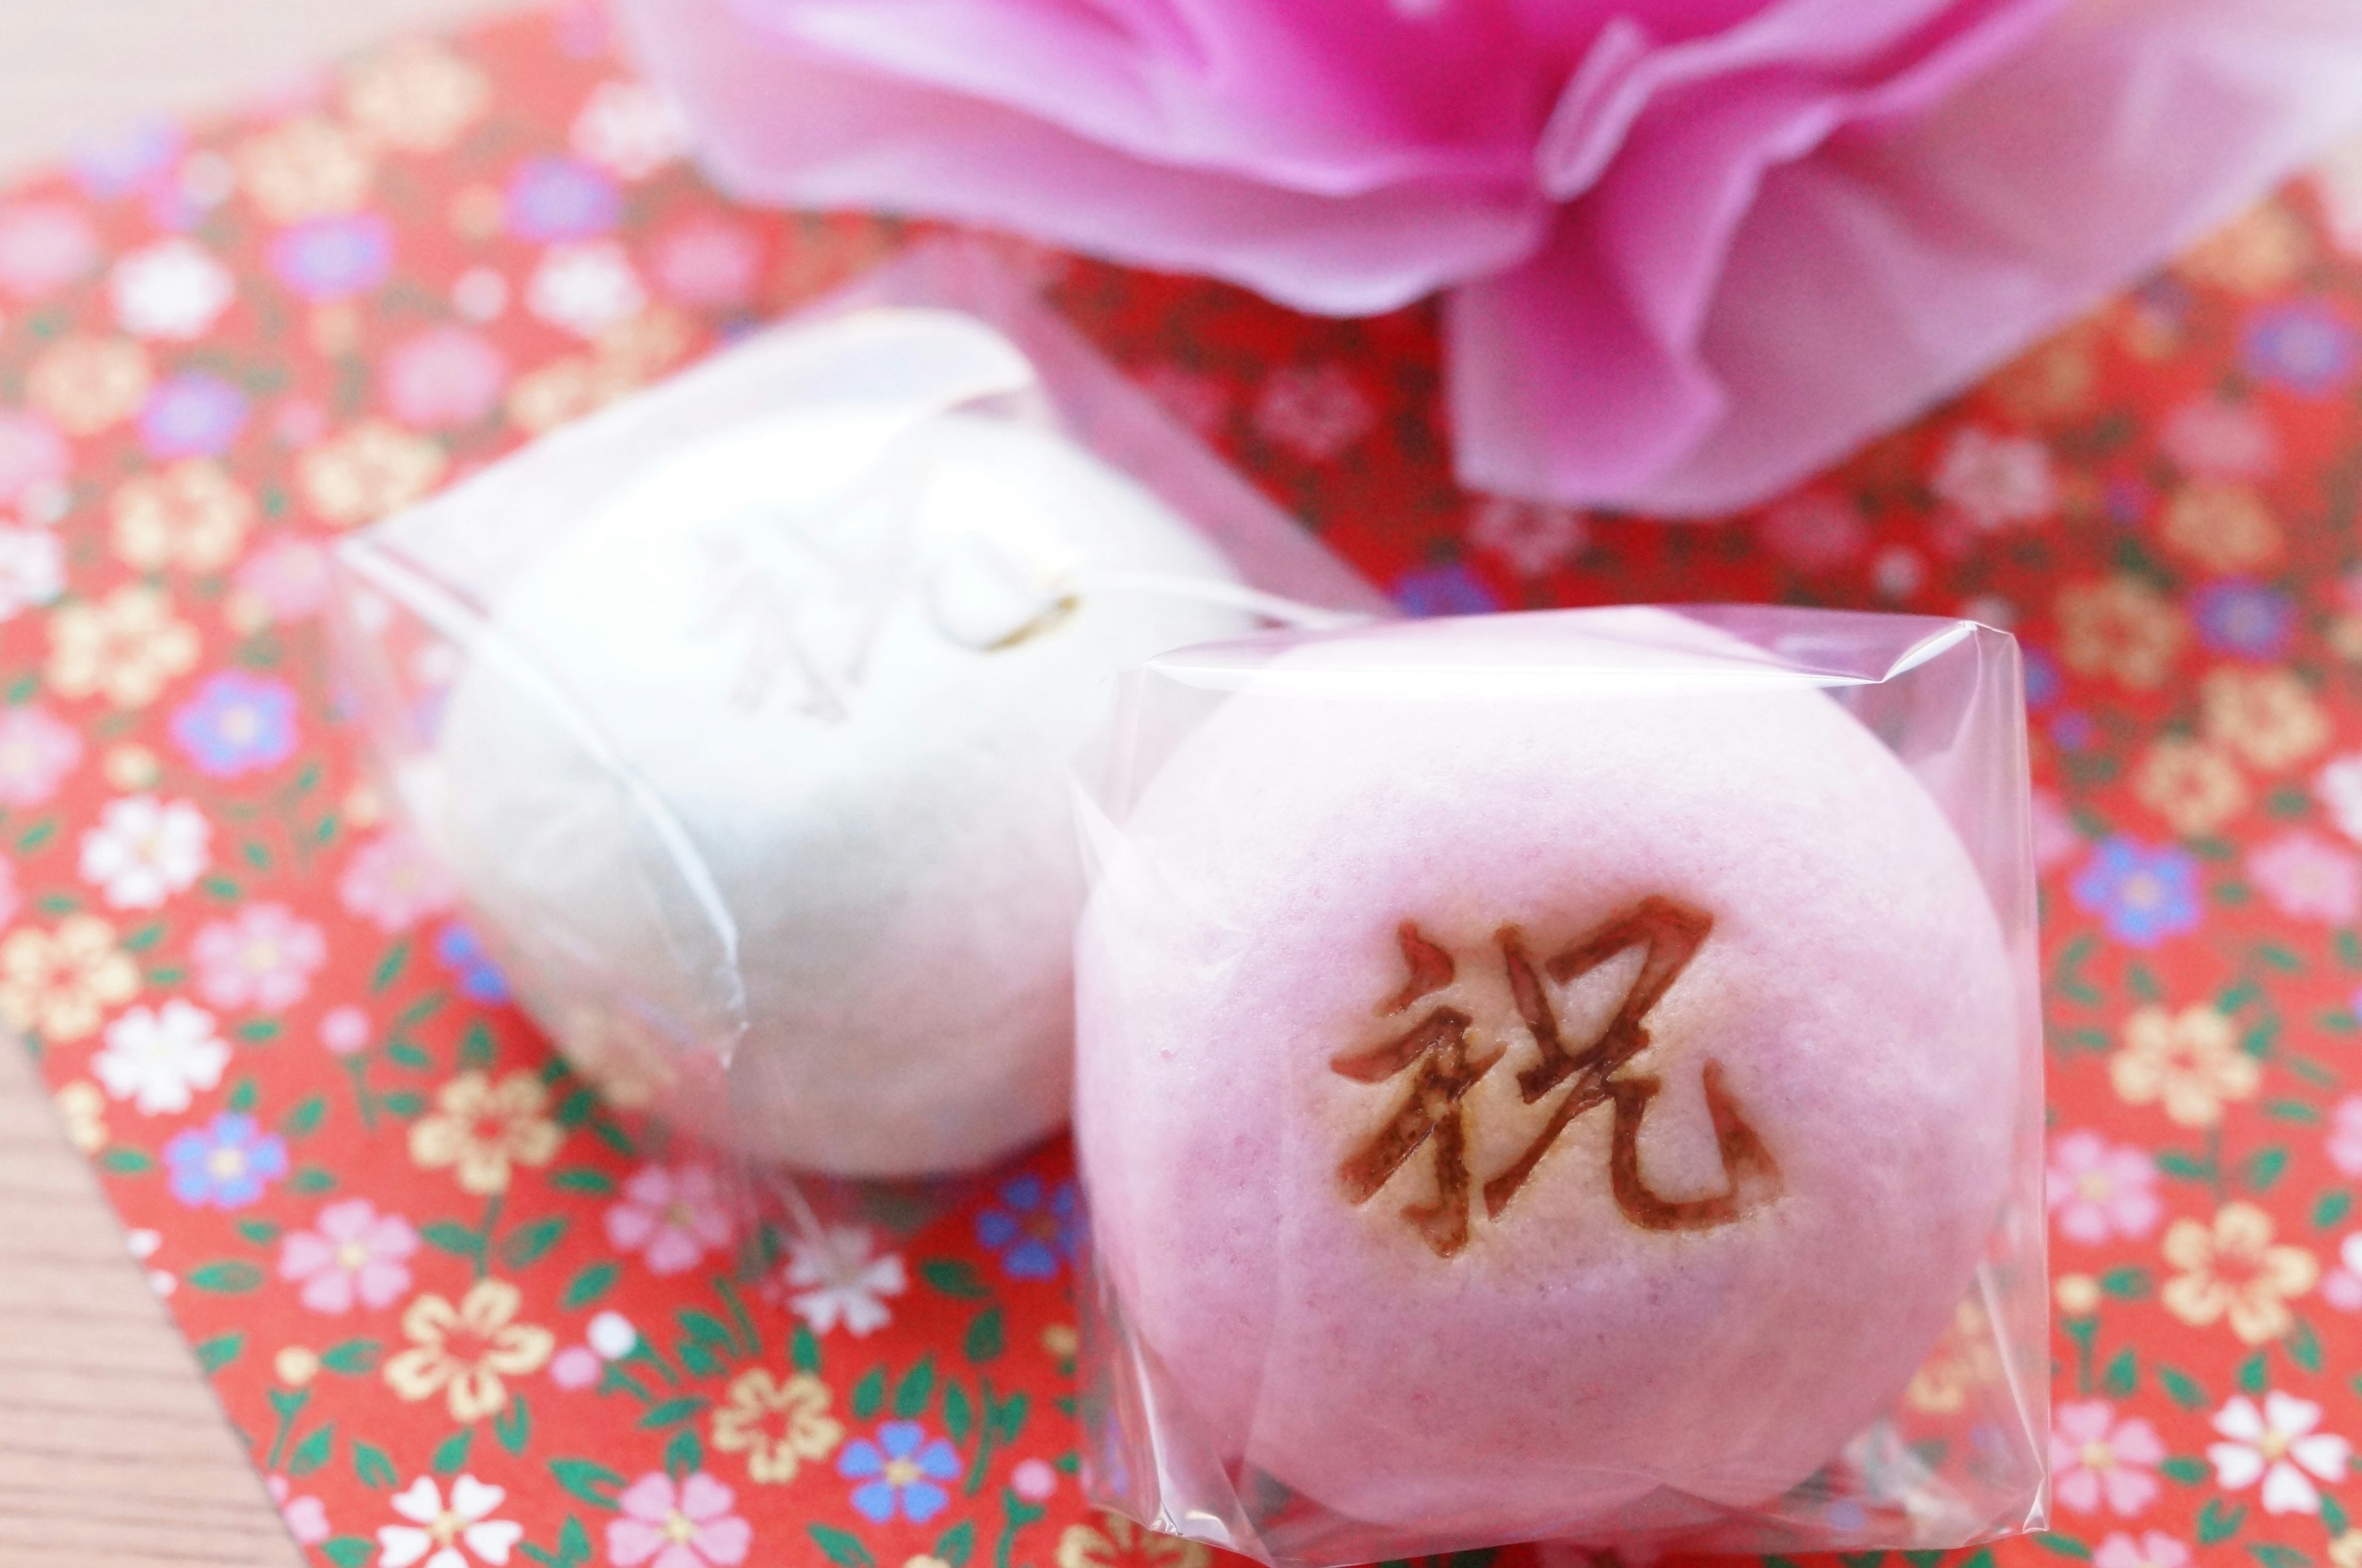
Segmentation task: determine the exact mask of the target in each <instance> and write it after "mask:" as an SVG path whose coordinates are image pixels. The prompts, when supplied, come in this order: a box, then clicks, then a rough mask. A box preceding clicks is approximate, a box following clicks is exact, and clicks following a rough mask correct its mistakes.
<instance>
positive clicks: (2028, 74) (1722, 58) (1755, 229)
mask: <svg viewBox="0 0 2362 1568" xmlns="http://www.w3.org/2000/svg"><path fill="white" fill-rule="evenodd" d="M622 9H623V11H624V14H625V15H627V16H629V17H633V18H634V19H635V21H636V23H637V24H638V26H637V28H636V36H637V38H638V39H639V42H640V43H641V45H642V48H643V50H644V53H645V55H646V59H647V61H649V62H650V64H651V66H652V67H653V68H654V69H655V70H657V72H658V74H659V75H661V76H662V77H664V78H665V79H666V80H667V81H668V83H671V84H673V85H674V86H675V87H677V88H678V89H679V91H680V93H681V94H682V95H683V97H684V100H685V101H686V102H687V103H688V104H689V105H690V108H691V111H692V114H693V116H694V117H695V119H696V120H697V122H698V124H699V127H700V129H701V132H702V133H703V135H704V136H705V138H707V140H708V143H709V145H710V156H711V159H712V163H713V166H714V168H715V170H716V171H717V172H718V174H719V175H720V177H721V178H722V180H723V184H724V185H725V186H726V187H727V188H729V189H731V190H732V191H734V192H735V193H739V194H742V195H746V196H748V197H750V198H753V199H756V200H764V201H772V202H780V203H786V204H797V205H807V206H812V205H817V206H838V205H842V206H855V207H866V208H881V209H885V210H889V211H898V212H908V213H915V214H922V215H931V216H937V217H946V218H952V219H957V220H962V221H967V222H982V223H991V224H1000V225H1005V226H1008V227H1010V229H1012V230H1014V231H1016V232H1019V233H1024V234H1031V235H1035V236H1038V237H1043V238H1045V239H1048V240H1050V241H1052V242H1054V243H1059V244H1065V245H1071V246H1074V247H1076V248H1079V249H1081V250H1083V251H1086V252H1088V253H1090V254H1093V255H1098V256H1104V257H1108V258H1110V259H1116V260H1120V261H1127V262H1131V263H1134V264H1138V265H1143V266H1150V267H1159V268H1171V269H1175V270H1176V271H1192V272H1203V273H1208V274H1210V275H1213V276H1217V277H1222V278H1227V279H1230V280H1231V281H1232V282H1239V283H1242V284H1244V285H1246V286H1248V287H1250V288H1253V289H1256V290H1258V291H1260V292H1262V293H1264V294H1266V295H1268V296H1269V297H1270V298H1272V299H1275V300H1277V301H1280V302H1281V303H1283V304H1289V305H1293V306H1296V307H1297V308H1301V309H1308V310H1315V311H1324V312H1337V313H1346V314H1353V313H1363V312H1369V311H1377V310H1387V309H1392V308H1395V307H1396V306H1399V305H1401V304H1406V303H1407V302H1409V301H1410V300H1413V299H1415V298H1417V297H1418V296H1420V295H1422V294H1426V293H1430V292H1433V291H1435V290H1438V289H1449V290H1450V291H1451V293H1450V296H1449V299H1450V303H1449V305H1448V308H1447V311H1446V315H1445V324H1446V325H1445V353H1444V361H1443V362H1444V366H1445V370H1446V375H1447V379H1448V381H1449V385H1450V392H1449V395H1450V402H1451V414H1452V427H1453V435H1454V437H1455V441H1456V443H1457V452H1456V458H1457V471H1458V474H1459V477H1460V478H1461V480H1462V482H1465V483H1468V484H1471V485H1473V486H1478V487H1481V488H1485V489H1488V490H1493V491H1503V492H1506V493H1511V494H1518V495H1523V496H1528V497H1531V498H1534V499H1538V500H1554V501H1562V502H1582V503H1584V504H1607V503H1613V504H1619V505H1626V506H1635V507H1639V508H1643V509H1654V510H1660V511H1669V512H1680V513H1699V512H1711V511H1716V510H1720V509H1723V508H1727V507H1731V506H1736V505H1741V504H1746V503H1750V502H1758V501H1760V500H1762V499H1763V498H1764V497H1765V496H1766V495H1767V494H1768V493H1770V492H1771V491H1774V490H1776V489H1778V488H1780V487H1783V486H1784V485H1788V484H1791V483H1794V481H1796V480H1799V479H1802V478H1803V477H1805V475H1806V474H1807V473H1809V472H1810V471H1811V470H1813V469H1816V468H1819V467H1821V466H1822V465H1824V464H1826V463H1828V462H1831V461H1833V460H1835V459H1836V458H1838V457H1840V456H1841V455H1842V454H1843V453H1844V452H1845V451H1847V450H1848V449H1849V448H1850V447H1854V446H1856V445H1857V444H1859V443H1860V442H1861V441H1862V440H1864V439H1866V438H1868V437H1869V436H1872V435H1875V434H1876V433H1878V432H1879V431H1881V430H1883V429H1885V428H1887V427H1889V426H1891V425H1895V424H1897V423H1900V422H1901V421H1903V420H1904V419H1906V418H1908V417H1911V416H1913V415H1915V414H1918V413H1919V412H1921V411H1922V410H1924V409H1925V408H1926V406H1927V404H1928V403H1931V402H1932V401H1934V400H1935V399H1937V398H1938V397H1942V396H1948V395H1949V394H1951V393H1952V392H1956V391H1957V390H1958V389H1959V387H1960V386H1961V385H1962V384H1964V383H1965V382H1967V381H1970V379H1972V378H1973V377H1975V376H1977V375H1981V374H1982V373H1984V372H1985V371H1987V370H1990V369H1992V366H1993V365H1994V364H1996V363H1997V362H1999V361H2000V360H2001V359H2004V358H2006V357H2007V356H2008V355H2010V354H2012V353H2014V352H2016V351H2017V350H2018V349H2019V348H2022V347H2024V346H2025V344H2027V343H2028V342H2030V341H2032V340H2033V339H2034V338H2035V337H2036V336H2037V335H2039V334H2041V333H2043V332H2045V331H2047V330H2049V329H2050V328H2051V327H2053V326H2057V325H2058V323H2059V322H2060V321H2062V320H2063V319H2064V318H2065V317H2067V316H2068V315H2071V314H2073V313H2075V312H2077V311H2080V310H2082V309H2084V308H2087V307H2088V306H2089V305H2091V304H2092V303H2094V302H2095V301H2096V300H2097V299H2098V298H2099V297H2100V295H2101V294H2102V293H2104V292H2105V291H2107V290H2109V289H2113V288H2115V287H2118V286H2120V285H2122V284H2123V283H2124V282H2126V281H2127V280H2129V279H2130V278H2132V277H2134V276H2135V275H2136V274H2137V273H2138V272H2139V271H2141V270H2142V269H2144V268H2146V267H2148V266H2151V265H2154V264H2155V263H2156V262H2157V261H2158V260H2159V259H2162V258H2163V257H2165V256H2166V255H2167V254H2169V252H2170V251H2171V250H2172V249H2173V248H2176V247H2178V246H2180V244H2182V243H2185V242H2186V241H2187V240H2189V239H2190V238H2191V237H2195V235H2196V234H2198V233H2199V232H2200V231H2201V230H2202V228H2204V227H2205V226H2209V225H2211V224H2213V223H2215V222H2219V221H2220V220H2221V219H2223V218H2224V217H2225V216H2227V215H2229V214H2230V212H2231V211H2232V210H2233V208H2234V207H2235V205H2237V204H2241V203H2244V202H2246V201H2248V200H2251V199H2253V198H2254V196H2255V195H2257V193H2260V192H2261V191H2262V190H2263V189H2264V188H2265V187H2266V186H2267V185H2268V184H2269V183H2270V182H2273V181H2274V180H2276V179H2279V178H2280V177H2281V176H2282V175H2284V174H2285V173H2286V172H2287V171H2289V170H2290V169H2291V168H2292V167H2293V166H2294V164H2295V162H2296V161H2297V160H2299V159H2301V158H2302V157H2304V156H2306V155H2307V154H2308V153H2309V152H2311V151H2313V150H2316V149H2319V148H2320V147H2321V146H2323V145H2324V144H2325V143H2326V142H2327V140H2328V139H2329V138H2331V137H2333V136H2334V135H2335V134H2336V133H2337V132H2338V131H2339V130H2340V129H2341V128H2342V127H2352V126H2355V125H2357V124H2362V87H2357V86H2356V83H2357V82H2362V71H2357V64H2362V18H2357V17H2356V15H2355V13H2354V12H2353V10H2352V8H2351V7H2350V6H2345V5H2344V4H2343V3H2342V0H2262V3H2257V0H2169V3H2166V4H2160V5H2145V6H2123V5H2115V4H2113V3H2112V0H1904V3H1898V0H1823V3H1814V4H1798V3H1795V0H1627V3H1626V4H1623V5H1619V6H1575V7H1566V6H1559V7H1543V6H1504V5H1491V4H1460V5H1451V6H1431V5H1394V6H1385V5H1380V4H1377V3H1376V0H1359V3H1354V4H1331V3H1322V0H1301V3H1293V4H1286V5H1278V6H1275V5H1271V4H1268V3H1266V0H1198V3H1196V4H1190V5H1186V6H1183V5H1175V4H1173V3H1172V0H1115V3H1113V4H1105V5H1096V6H1074V5H1070V4H1066V3H1065V0H990V3H988V4H963V5H944V4H942V3H941V0H889V3H888V4H882V5H881V4H874V3H873V4H859V5H850V4H845V3H844V0H624V3H623V6H622ZM2163 127H2174V128H2173V130H2172V131H2171V132H2167V131H2166V130H2165V129H2164V128H2163ZM2168 142H2169V143H2170V145H2171V148H2172V151H2171V153H2170V155H2160V154H2159V153H2158V151H2157V149H2158V148H2160V147H2163V146H2165V145H2166V144H2167V143H2168Z"/></svg>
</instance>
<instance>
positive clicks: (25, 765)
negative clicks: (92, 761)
mask: <svg viewBox="0 0 2362 1568" xmlns="http://www.w3.org/2000/svg"><path fill="white" fill-rule="evenodd" d="M81 760H82V736H81V735H79V734H76V733H75V732H74V729H73V726H72V725H71V724H68V723H64V722H63V721H61V720H60V719H59V718H58V717H57V715H55V714H53V713H51V712H50V711H49V710H48V709H47V708H43V707H39V706H38V705H36V704H34V703H30V702H28V703H25V704H23V705H22V706H19V707H14V708H7V709H0V806H6V807H7V808H8V809H9V810H11V811H17V812H27V811H30V810H32V809H33V808H34V807H35V806H38V805H40V804H41V803H43V802H44V801H47V800H49V798H50V796H52V795H54V794H56V793H57V792H58V786H59V785H60V784H61V783H63V782H64V781H65V777H66V775H67V774H69V773H72V771H73V769H74V764H76V763H78V762H80V761H81Z"/></svg>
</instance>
